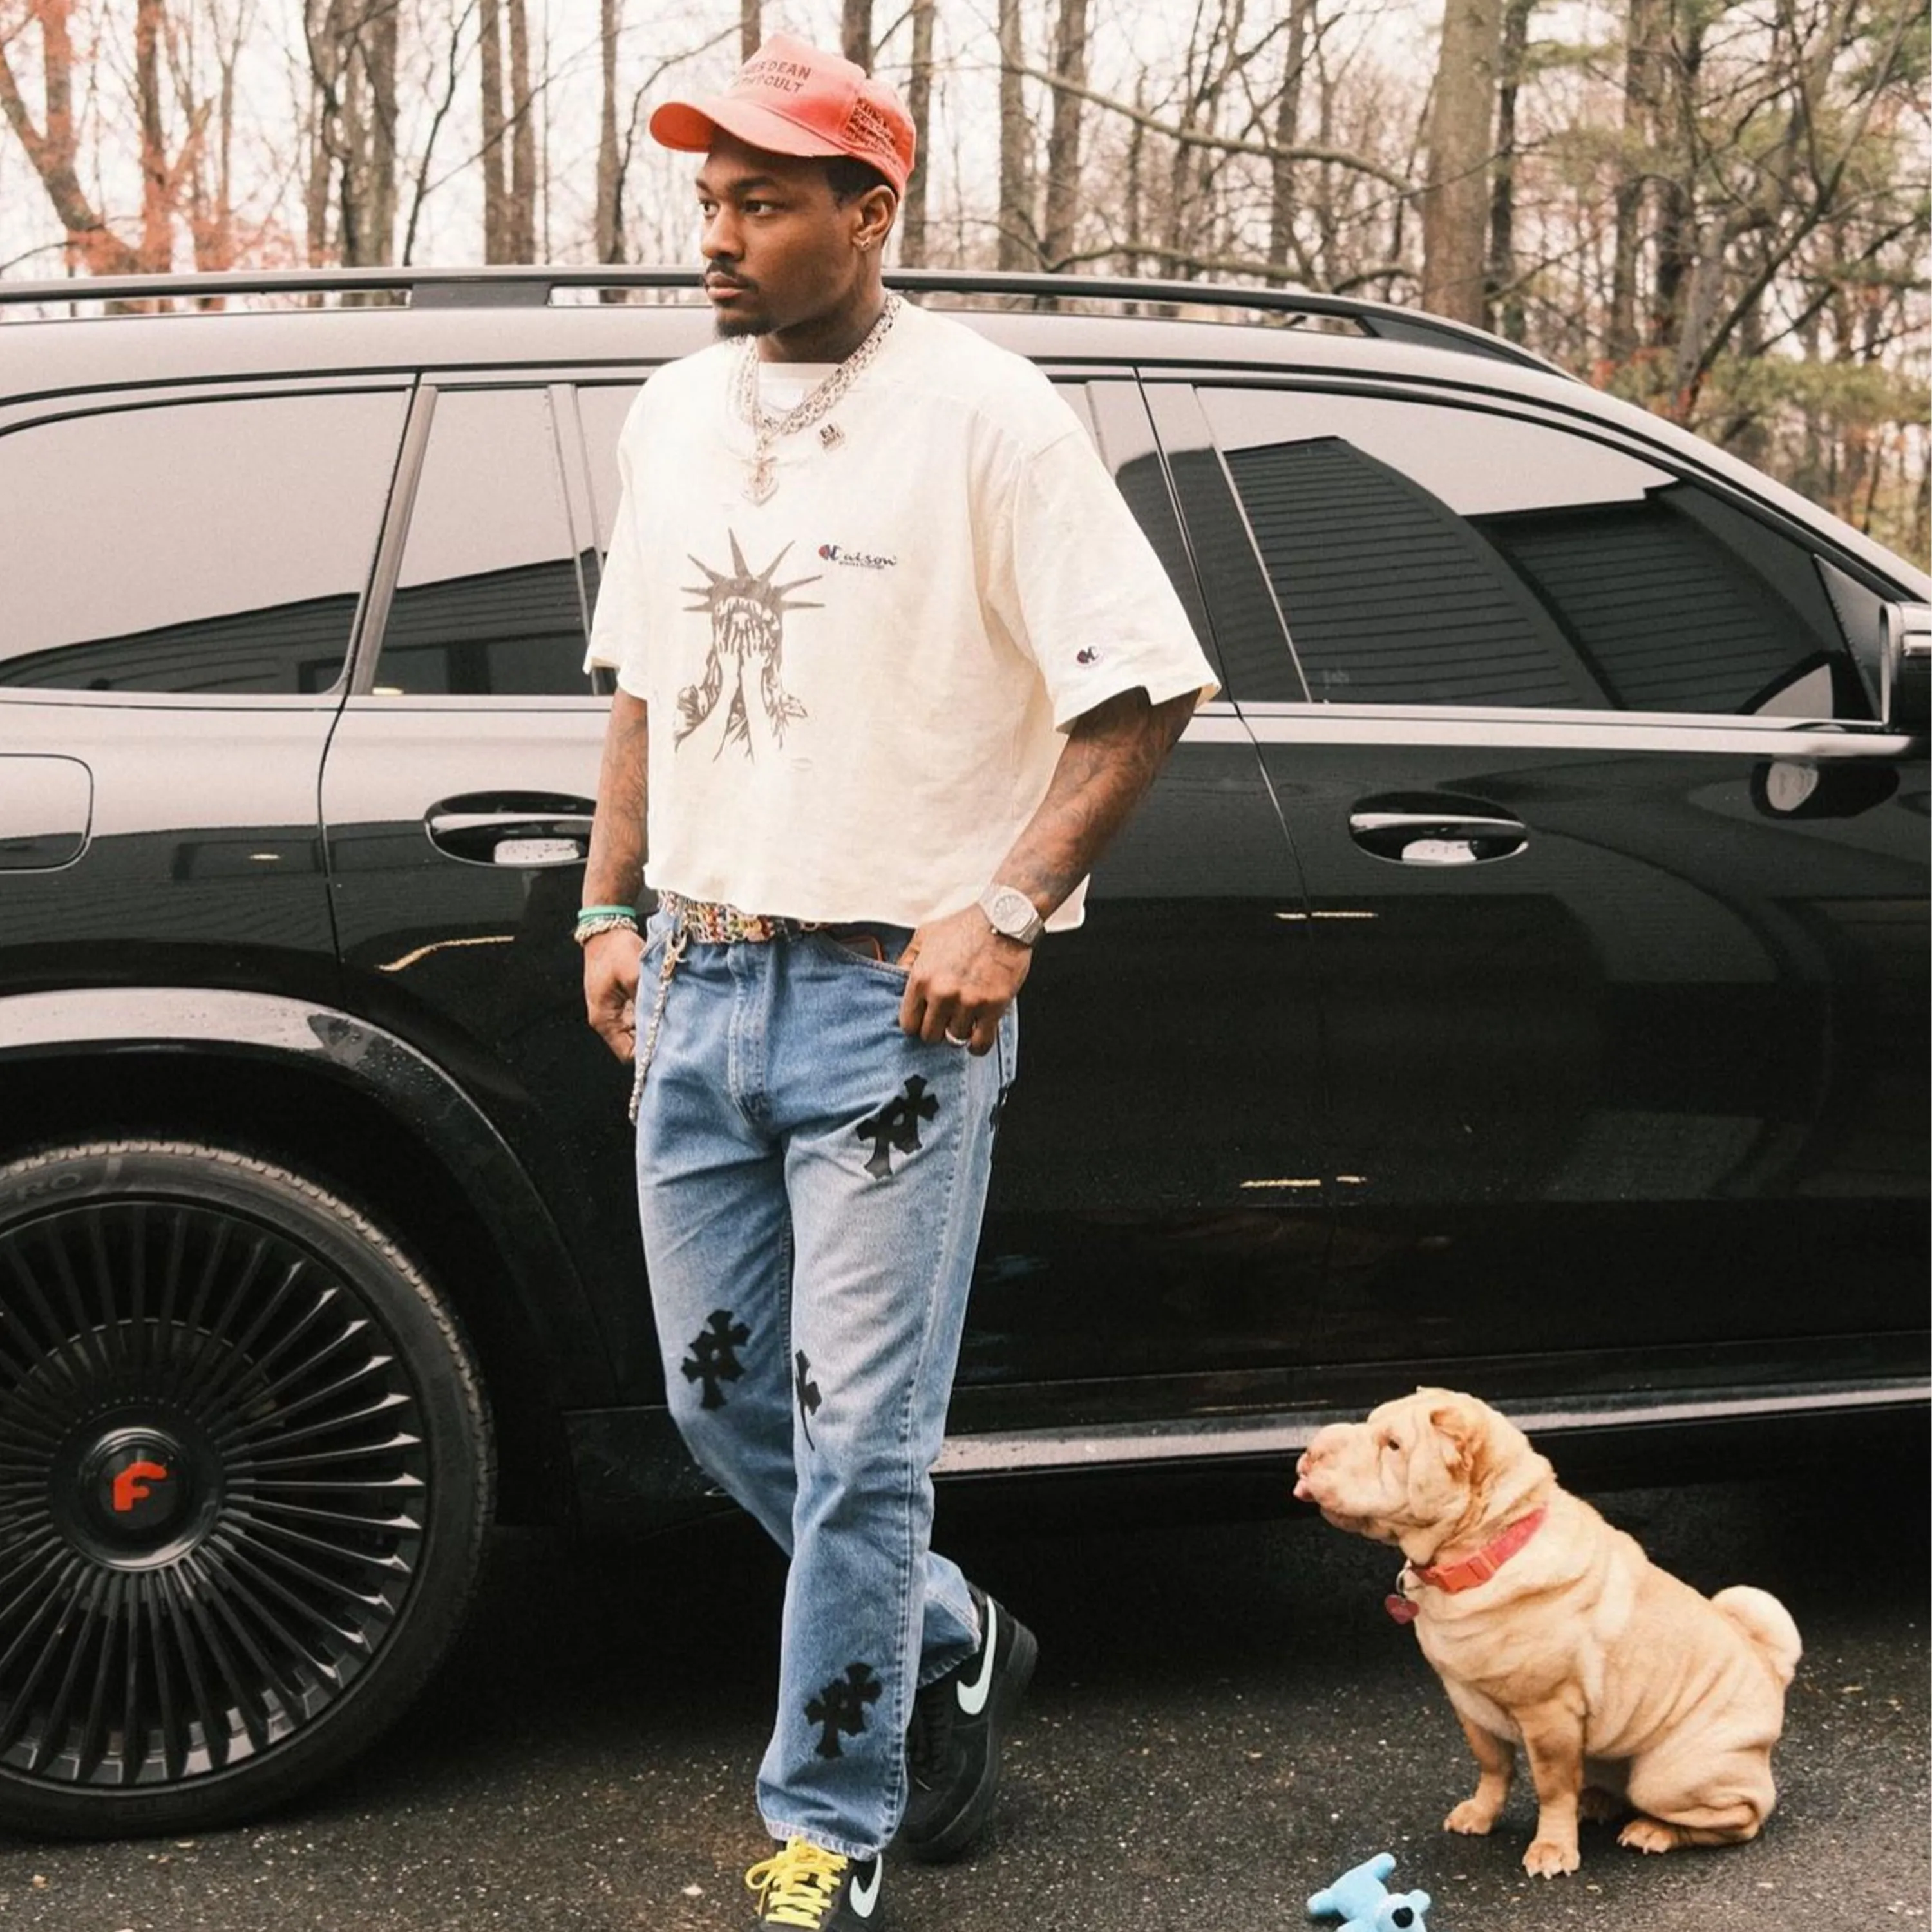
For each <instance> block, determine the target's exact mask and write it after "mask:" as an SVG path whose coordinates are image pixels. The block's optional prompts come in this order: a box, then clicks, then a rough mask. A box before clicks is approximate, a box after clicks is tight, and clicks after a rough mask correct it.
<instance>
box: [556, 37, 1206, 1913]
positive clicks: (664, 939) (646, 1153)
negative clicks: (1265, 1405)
mask: <svg viewBox="0 0 1932 1932" xmlns="http://www.w3.org/2000/svg"><path fill="white" fill-rule="evenodd" d="M651 131H652V134H653V135H654V136H655V137H656V138H657V139H658V140H659V141H661V142H663V143H664V144H665V145H667V146H670V147H673V148H680V149H683V150H686V151H691V152H694V153H700V154H703V157H704V159H703V164H702V166H700V169H699V170H698V172H697V196H698V205H699V208H700V211H701V212H702V214H703V254H704V260H705V284H704V286H705V290H706V294H707V295H708V296H709V298H710V300H711V302H712V305H713V307H714V308H715V311H716V314H717V319H718V332H719V334H720V335H721V338H724V339H723V340H722V341H721V342H720V343H719V344H717V345H715V346H714V347H712V348H710V349H709V350H704V351H703V352H701V353H699V354H697V355H695V356H689V357H687V358H686V359H685V360H683V361H682V362H678V363H674V364H673V365H670V366H669V367H667V368H664V370H662V371H659V372H658V374H655V376H653V377H652V379H651V380H650V381H649V383H646V385H645V386H644V387H643V389H642V391H641V392H640V394H639V396H638V398H637V401H636V403H635V404H634V406H633V407H632V409H631V412H630V414H629V416H628V419H627V420H626V422H625V426H624V429H623V432H622V437H621V440H620V443H619V468H620V470H621V472H622V481H623V493H622V500H621V502H620V504H619V510H618V515H617V523H616V530H615V532H614V534H613V538H612V541H611V544H610V553H609V557H608V560H607V565H606V569H605V574H604V580H603V583H602V587H601V592H600V595H599V597H598V607H597V613H596V621H595V626H594V630H593V634H592V643H591V649H590V655H589V662H590V663H591V664H604V665H614V666H615V667H616V670H617V682H618V690H617V692H616V696H615V697H614V699H613V702H612V705H611V711H610V725H609V729H608V732H607V736H606V739H605V743H604V763H603V771H602V776H601V780H600V785H599V790H598V807H597V815H596V820H595V831H594V834H593V836H592V841H591V850H590V858H589V866H588V868H587V871H586V880H585V894H584V896H585V906H584V909H583V913H582V914H581V916H580V919H579V922H578V927H577V936H578V938H579V939H580V941H582V943H583V948H584V993H585V999H586V1004H587V1007H588V1009H589V1019H590V1023H591V1025H592V1026H593V1027H595V1028H596V1029H597V1031H598V1033H599V1034H601V1036H602V1037H603V1038H604V1040H606V1041H607V1043H609V1045H610V1048H611V1049H612V1051H613V1052H615V1053H616V1054H617V1055H619V1057H620V1058H625V1059H628V1060H631V1061H633V1062H634V1067H635V1073H634V1081H635V1086H634V1101H635V1112H636V1116H637V1183H638V1200H639V1205H640V1212H641V1217H642V1222H643V1238H644V1248H645V1259H646V1266H647V1269H648V1272H649V1280H650V1287H651V1292H652V1306H653V1312H654V1313H655V1318H656V1322H657V1328H658V1336H659V1339H660V1342H661V1346H662V1349H663V1352H664V1369H665V1376H666V1383H667V1389H668V1391H669V1399H670V1404H671V1407H672V1409H673V1413H674V1415H675V1416H676V1420H677V1422H678V1424H679V1428H680V1429H681V1430H682V1432H683V1434H684V1436H685V1440H686V1442H688V1445H689V1446H690V1448H691V1451H692V1453H693V1454H694V1456H695V1457H696V1458H697V1460H698V1462H699V1463H700V1465H701V1466H703V1468H704V1469H706V1470H707V1471H708V1472H710V1473H711V1474H712V1475H713V1476H714V1477H715V1478H716V1479H717V1480H718V1481H719V1482H720V1483H721V1484H723V1485H724V1487H726V1488H727V1490H729V1491H730V1493H731V1494H732V1495H733V1496H736V1498H737V1499H739V1501H740V1502H742V1503H743V1504H744V1505H745V1508H748V1510H750V1511H751V1512H752V1513H753V1514H754V1515H755V1516H756V1517H757V1519H758V1520H759V1521H760V1523H763V1526H764V1527H765V1529H766V1530H767V1531H768V1532H769V1533H770V1535H772V1537H773V1538H775V1540H776V1541H777V1542H778V1544H779V1545H780V1546H781V1547H782V1548H784V1550H787V1552H788V1553H790V1558H791V1565H790V1573H789V1579H788V1583H787V1590H786V1595H785V1601H784V1622H783V1628H782V1632H781V1654H780V1666H779V1670H780V1675H779V1692H778V1715H777V1721H776V1724H775V1728H774V1730H773V1733H772V1739H771V1742H770V1745H769V1748H768V1749H767V1751H766V1754H765V1758H764V1762H763V1766H762V1767H761V1769H760V1774H759V1778H758V1787H757V1791H758V1800H759V1805H760V1811H761V1813H762V1814H763V1819H764V1822H765V1824H766V1829H768V1831H769V1832H770V1834H771V1835H772V1837H773V1838H775V1839H776V1840H777V1841H779V1843H780V1845H781V1849H779V1850H778V1852H777V1853H776V1854H775V1855H774V1856H772V1857H771V1858H766V1859H765V1860H763V1861H761V1862H760V1864H757V1865H756V1866H754V1867H753V1869H752V1871H751V1874H750V1876H749V1880H748V1882H749V1883H750V1884H751V1888H752V1889H753V1890H754V1892H756V1893H757V1897H758V1900H759V1905H758V1916H759V1920H760V1923H762V1924H770V1925H783V1926H804V1927H813V1928H817V1932H845V1928H850V1927H856V1926H858V1925H860V1924H864V1923H865V1922H867V1921H868V1920H870V1919H871V1918H872V1917H873V1915H874V1908H875V1906H876V1905H877V1900H878V1898H879V1896H880V1891H879V1888H880V1879H881V1873H882V1869H883V1861H882V1858H881V1854H882V1853H883V1852H884V1850H885V1849H886V1846H888V1845H889V1844H892V1845H894V1846H895V1847H896V1849H898V1851H900V1852H904V1853H905V1854H906V1855H910V1856H911V1857H913V1858H923V1859H928V1860H933V1859H939V1858H950V1857H953V1856H955V1855H957V1854H958V1853H959V1852H962V1851H963V1850H964V1849H965V1848H966V1846H968V1844H970V1843H971V1842H972V1841H973V1840H974V1838H976V1837H977V1835H979V1833H980V1832H981V1831H982V1829H983V1828H984V1826H985V1825H986V1823H987V1821H988V1820H989V1818H990V1817H991V1816H992V1811H993V1808H994V1803H995V1793H996V1789H997V1784H998V1775H999V1765H1000V1755H1001V1742H1002V1739H1003V1736H1004V1733H1005V1730H1006V1728H1007V1725H1008V1724H1010V1721H1011V1719H1012V1717H1013V1712H1014V1710H1015V1709H1016V1706H1017V1705H1018V1703H1019V1699H1020V1697H1021V1696H1022V1694H1023V1692H1024V1691H1025V1688H1026V1685H1027V1682H1028V1677H1029V1676H1030V1675H1031V1671H1032V1670H1033V1666H1034V1657H1035V1654H1036V1646H1035V1644H1034V1639H1033V1637H1032V1636H1031V1633H1030V1632H1028V1631H1027V1630H1026V1629H1025V1628H1024V1627H1023V1626H1022V1625H1020V1624H1019V1623H1018V1622H1016V1620H1015V1619H1013V1617H1012V1616H1010V1614H1009V1613H1007V1611H1006V1610H1005V1609H1004V1607H1002V1606H1001V1605H1000V1604H997V1603H995V1602H994V1601H992V1599H990V1598H988V1597H987V1596H986V1595H985V1594H984V1593H983V1592H981V1591H980V1590H979V1589H977V1588H975V1587H974V1586H971V1585H969V1584H968V1582H967V1581H966V1580H965V1577H963V1576H962V1574H960V1572H959V1569H958V1568H957V1567H956V1565H953V1564H952V1563H950V1562H948V1561H947V1560H946V1559H944V1558H943V1557H941V1556H938V1555H937V1554H936V1553H934V1552H933V1551H932V1550H931V1548H930V1544H929V1537H930V1531H931V1524H932V1482H931V1475H930V1471H931V1468H932V1463H933V1460H934V1459H935V1457H936V1456H937V1455H938V1451H939V1448H940V1446H941V1439H942V1436H943V1433H944V1422H945V1415H946V1406H947V1399H948V1396H949V1394H950V1389H951V1385H952V1379H953V1370H954V1367H955V1364H956V1359H957V1355H958V1352H959V1337H960V1331H961V1328H962V1324H963V1322H964V1319H965V1304H966V1298H967V1291H968V1285H969V1283H970V1281H971V1274H972V1268H973V1262H974V1250H975V1247H976V1245H977V1240H978V1235H979V1228H980V1217H981V1212H982V1209H983V1204H984V1201H985V1198H986V1182H987V1175H988V1172H989V1164H990V1162H991V1159H992V1143H993V1138H994V1133H995V1127H996V1125H997V1122H998V1114H999V1110H1000V1107H1001V1103H1002V1102H1003V1101H1004V1097H1005V1094H1006V1091H1007V1088H1008V1086H1009V1085H1010V1084H1011V1082H1012V1080H1013V1073H1014V1057H1015V1052H1016V1044H1017V1042H1016V1027H1017V1020H1016V1011H1015V1007H1014V999H1015V995H1016V994H1017V993H1018V992H1019V989H1020V987H1021V986H1022V983H1024V982H1025V979H1026V977H1027V972H1028V967H1029V965H1031V961H1032V957H1033V954H1032V948H1033V947H1034V944H1035V943H1036V942H1037V941H1038V940H1039V938H1040V935H1041V933H1042V932H1043V930H1046V929H1049V928H1061V927H1066V926H1073V925H1076V924H1077V923H1078V922H1079V919H1080V916H1081V905H1082V898H1083V896H1084V892H1085V877H1086V874H1087V873H1088V869H1089V868H1091V865H1093V863H1094V859H1096V857H1097V856H1098V855H1099V853H1100V851H1101V850H1102V848H1103V846H1104V845H1105V844H1106V841H1107V840H1108V838H1109V837H1110V836H1111V835H1112V833H1113V832H1115V829H1118V826H1120V824H1121V822H1122V821H1123V820H1124V818H1125V817H1126V816H1127V814H1128V812H1129V811H1130V810H1131V809H1132V808H1133V805H1134V803H1135V802H1136V800H1137V799H1139V796H1141V794H1142V793H1143V792H1144V791H1145V789H1146V788H1147V787H1148V784H1150V783H1151V781H1152V780H1153V778H1154V773H1155V772H1156V770H1157V768H1158V766H1159V765H1160V762H1161V760H1162V759H1163V757H1165V756H1166V754H1167V752H1168V751H1169V749H1170V748H1171V747H1172V744H1173V742H1174V741H1175V739H1176V738H1177V737H1178V736H1179V734H1180V733H1181V730H1182V729H1183V727H1184V725H1185V724H1186V722H1187V718H1188V716H1189V715H1190V712H1192V710H1193V707H1194V706H1195V704H1196V702H1197V701H1198V700H1199V697H1201V696H1202V694H1203V693H1204V692H1205V691H1211V690H1212V689H1213V688H1214V679H1213V676H1212V673H1211V671H1210V670H1209V669H1208V665H1207V664H1206V662H1205V659H1204V658H1202V655H1201V652H1200V649H1199V646H1198V645H1197V644H1196V642H1195V640H1194V638H1193V635H1192V634H1191V632H1190V630H1189V628H1188V625H1187V619H1186V618H1185V616H1184V615H1183V613H1182V611H1181V607H1180V604H1179V603H1178V600H1177V599H1176V598H1175V595H1174V592H1173V590H1172V588H1171V586H1169V583H1168V581H1167V579H1166V575H1165V574H1164V573H1163V571H1162V569H1161V568H1160V565H1159V564H1158V563H1157V561H1156V560H1155V559H1154V556H1153V554H1152V553H1151V550H1149V548H1148V545H1147V544H1146V543H1145V541H1144V540H1143V539H1142V537H1141V535H1140V533H1139V530H1138V529H1137V528H1136V526H1135V524H1134V523H1133V519H1132V517H1130V514H1128V512H1127V509H1126V508H1125V505H1124V503H1123V502H1122V501H1121V497H1120V496H1119V493H1118V491H1117V490H1115V488H1114V487H1113V485H1112V481H1111V480H1110V479H1109V478H1108V476H1107V475H1106V472H1105V470H1104V469H1103V468H1102V466H1101V465H1100V463H1099V461H1098V460H1097V458H1096V456H1095V455H1094V452H1093V450H1092V449H1091V446H1089V444H1088V442H1087V440H1086V437H1085V433H1084V431H1082V429H1081V428H1080V427H1079V424H1078V422H1076V419H1075V418H1074V417H1073V415H1072V413H1070V411H1069V410H1067V408H1066V407H1065V406H1064V404H1062V403H1061V401H1059V400H1058V398H1056V397H1055V395H1054V394H1053V393H1052V389H1051V388H1050V387H1049V385H1048V384H1047V383H1046V381H1045V380H1044V379H1043V377H1041V376H1040V374H1038V372H1037V371H1035V370H1034V368H1032V367H1031V365H1029V364H1028V363H1027V362H1025V361H1023V360H1022V359H1019V358H1018V357H1016V356H1011V355H1009V354H1007V353H1005V352H1004V351H1003V350H998V349H995V348H994V347H992V346H991V345H990V344H988V343H986V341H983V339H982V338H980V337H979V336H978V335H976V334H974V333H973V332H971V331H969V330H968V329H965V328H964V327H963V326H960V325H959V324H957V323H953V322H951V321H949V320H944V319H943V318H941V317H937V316H934V315H930V314H926V313H925V312H924V311H921V310H919V309H918V308H914V307H913V306H912V305H909V304H906V303H904V302H901V301H900V300H899V299H897V298H895V297H892V296H889V295H888V294H887V293H886V290H885V287H884V285H883V281H882V278H881V274H880V259H881V256H882V254H883V250H884V247H885V243H886V236H887V235H888V233H889V231H890V229H891V226H892V220H893V217H894V214H895V211H896V209H897V207H898V196H899V194H900V193H901V190H903V188H904V184H905V181H906V177H907V174H908V173H909V172H910V169H911V167H912V164H913V130H912V125H911V123H910V119H909V118H907V115H906V113H905V111H904V108H903V107H901V105H900V104H899V102H898V100H897V98H895V96H894V95H893V94H892V92H891V91H890V90H889V89H887V88H886V87H884V86H882V85H880V83H877V82H875V81H873V80H870V79H868V77H866V76H865V74H863V73H862V71H861V70H860V69H859V68H856V67H854V66H853V65H850V63H848V62H844V61H842V60H841V59H839V58H837V57H836V56H835V55H831V54H828V53H826V52H822V51H820V50H819V49H816V48H814V47H811V46H807V45H805V43H802V42H800V41H798V40H793V39H791V38H790V37H784V36H778V37H773V38H772V39H771V40H768V41H767V42H766V44H765V45H764V46H763V47H762V48H760V50H759V52H757V55H755V56H754V58H752V59H751V61H749V62H748V63H747V64H746V65H745V67H744V68H742V70H741V71H740V72H739V74H738V76H737V77H736V80H735V81H734V82H733V85H732V86H731V88H730V91H729V92H727V93H726V94H725V95H723V96H721V97H720V98H715V99H712V100H709V101H674V102H670V103H667V104H664V106H661V107H659V108H658V110H656V112H655V114H654V115H652V120H651ZM647 797H648V811H646V798H647ZM647 822H648V826H649V867H648V871H646V867H645V864H644V858H645V850H646V836H645V834H646V823H647ZM646 879H647V880H648V883H649V884H650V885H651V886H653V887H654V888H655V889H656V892H657V895H658V909H657V910H656V912H655V913H654V914H653V915H652V918H651V920H650V922H649V926H648V928H647V929H646V932H643V934H642V935H640V933H639V932H638V929H637V921H636V919H635V916H634V911H633V910H632V909H633V908H634V907H635V905H636V903H637V898H638V897H639V895H640V892H641V890H642V889H643V886H644V884H645V883H646ZM640 941H641V943H640ZM1120 1017H1121V1020H1122V1022H1123V1024H1124V1025H1131V1022H1132V1018H1133V1016H1132V1015H1131V1014H1130V1013H1127V1012H1124V1013H1122V1014H1121V1016H1120Z"/></svg>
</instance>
